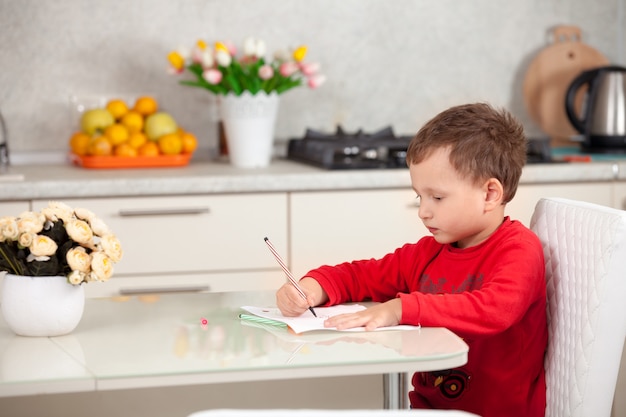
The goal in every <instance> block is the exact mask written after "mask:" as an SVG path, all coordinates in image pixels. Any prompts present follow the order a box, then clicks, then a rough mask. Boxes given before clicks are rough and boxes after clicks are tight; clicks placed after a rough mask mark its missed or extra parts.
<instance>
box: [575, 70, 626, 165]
mask: <svg viewBox="0 0 626 417" xmlns="http://www.w3.org/2000/svg"><path fill="white" fill-rule="evenodd" d="M585 86H587V94H586V95H585V100H584V102H583V107H582V112H581V113H582V114H581V115H580V116H579V115H578V114H577V112H576V110H575V101H576V95H577V93H578V91H579V90H580V89H581V88H583V87H585ZM565 111H566V113H567V117H568V118H569V120H570V122H571V123H572V125H573V126H574V128H576V130H578V131H579V132H580V133H582V134H583V135H584V139H583V142H582V148H583V150H586V151H588V152H599V153H611V152H616V153H622V152H626V68H624V67H618V66H607V67H599V68H594V69H591V70H588V71H584V72H583V73H581V74H580V75H578V76H577V77H576V78H574V80H573V81H572V83H571V84H570V86H569V87H568V89H567V92H566V95H565Z"/></svg>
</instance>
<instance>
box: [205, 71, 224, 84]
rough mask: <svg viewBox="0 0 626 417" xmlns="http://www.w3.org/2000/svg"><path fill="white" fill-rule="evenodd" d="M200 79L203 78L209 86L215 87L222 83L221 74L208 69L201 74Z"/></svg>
mask: <svg viewBox="0 0 626 417" xmlns="http://www.w3.org/2000/svg"><path fill="white" fill-rule="evenodd" d="M202 78H204V79H205V80H206V81H207V82H208V83H209V84H213V85H215V84H219V83H220V81H222V73H221V72H220V71H219V70H216V69H215V68H209V69H208V70H206V71H204V72H203V73H202Z"/></svg>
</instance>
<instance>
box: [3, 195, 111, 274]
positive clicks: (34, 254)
mask: <svg viewBox="0 0 626 417" xmlns="http://www.w3.org/2000/svg"><path fill="white" fill-rule="evenodd" d="M121 258H122V248H121V245H120V242H119V240H118V239H117V237H116V236H115V235H114V234H113V233H112V232H111V231H110V230H109V228H108V227H107V225H106V224H105V223H104V222H103V221H102V220H101V219H100V218H98V217H97V216H96V215H95V214H94V213H92V212H91V211H89V210H87V209H83V208H75V209H72V208H71V207H69V206H68V205H66V204H64V203H61V202H50V203H49V204H48V207H46V208H44V209H43V210H41V212H33V211H26V212H24V213H22V214H20V215H19V216H17V217H12V216H5V217H1V218H0V271H6V272H8V273H10V274H14V275H23V276H67V278H68V281H69V283H70V284H73V285H78V284H81V283H83V282H91V281H107V280H108V279H109V278H110V277H111V275H112V274H113V264H114V263H115V262H118V261H119V260H120V259H121Z"/></svg>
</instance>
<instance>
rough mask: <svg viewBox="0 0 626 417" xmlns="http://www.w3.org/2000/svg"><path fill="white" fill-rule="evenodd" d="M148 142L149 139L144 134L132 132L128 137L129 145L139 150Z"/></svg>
mask: <svg viewBox="0 0 626 417" xmlns="http://www.w3.org/2000/svg"><path fill="white" fill-rule="evenodd" d="M147 141H148V137H147V136H146V135H145V133H143V132H132V133H131V134H130V136H128V144H129V145H130V146H132V147H133V148H135V149H139V148H140V147H141V145H143V144H144V143H146V142H147Z"/></svg>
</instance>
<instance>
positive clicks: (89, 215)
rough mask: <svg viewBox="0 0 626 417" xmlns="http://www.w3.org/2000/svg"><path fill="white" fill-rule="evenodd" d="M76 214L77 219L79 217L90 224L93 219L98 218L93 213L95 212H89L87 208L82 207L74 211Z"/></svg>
mask: <svg viewBox="0 0 626 417" xmlns="http://www.w3.org/2000/svg"><path fill="white" fill-rule="evenodd" d="M74 214H75V215H76V217H78V218H79V219H81V220H86V221H88V222H90V221H91V219H93V218H94V217H96V215H95V214H94V213H93V211H91V210H88V209H86V208H82V207H77V208H75V209H74Z"/></svg>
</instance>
